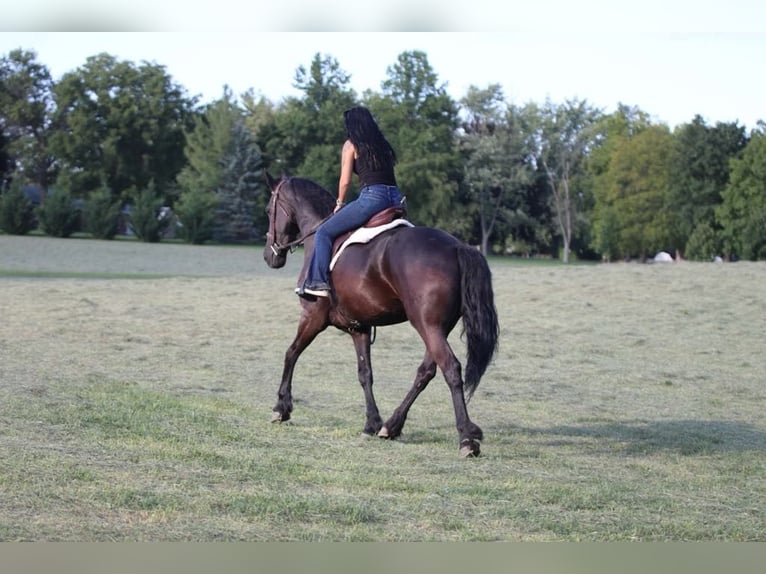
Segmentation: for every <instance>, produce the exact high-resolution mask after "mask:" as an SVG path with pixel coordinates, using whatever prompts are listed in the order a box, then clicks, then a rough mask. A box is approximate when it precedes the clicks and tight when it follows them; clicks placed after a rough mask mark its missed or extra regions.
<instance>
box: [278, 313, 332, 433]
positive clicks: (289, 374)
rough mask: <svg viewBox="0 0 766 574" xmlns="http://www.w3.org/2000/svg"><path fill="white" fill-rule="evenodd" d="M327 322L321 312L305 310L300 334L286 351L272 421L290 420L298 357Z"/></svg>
mask: <svg viewBox="0 0 766 574" xmlns="http://www.w3.org/2000/svg"><path fill="white" fill-rule="evenodd" d="M326 325H327V324H326V322H325V320H324V317H322V316H321V315H320V314H313V315H312V314H310V313H307V312H306V311H305V310H304V311H303V315H301V320H300V323H299V324H298V334H297V335H296V336H295V339H293V342H292V343H291V344H290V346H289V347H288V348H287V351H286V352H285V362H284V367H283V368H282V381H281V382H280V383H279V391H278V392H277V404H276V405H275V406H274V409H273V411H272V413H271V422H273V423H280V422H285V421H289V420H290V413H292V411H293V394H292V386H293V371H294V370H295V363H296V362H297V361H298V357H300V356H301V353H303V351H304V350H305V349H306V347H308V346H309V345H310V344H311V342H312V341H313V340H314V339H315V338H316V336H317V335H318V334H319V333H321V332H322V331H323V330H324V329H325V327H326Z"/></svg>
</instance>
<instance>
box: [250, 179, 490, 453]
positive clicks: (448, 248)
mask: <svg viewBox="0 0 766 574" xmlns="http://www.w3.org/2000/svg"><path fill="white" fill-rule="evenodd" d="M265 179H266V182H267V184H268V189H269V191H270V193H271V196H270V198H269V200H268V207H267V209H266V213H267V215H268V220H269V229H268V232H267V234H266V246H265V248H264V252H263V258H264V260H265V262H266V264H267V265H268V266H269V267H271V268H274V269H278V268H281V267H284V265H285V263H286V260H287V254H288V253H289V252H292V250H293V249H294V248H295V247H296V246H297V245H301V244H302V245H303V246H304V264H303V269H302V270H301V273H300V275H299V277H298V281H297V285H301V284H302V283H303V280H304V279H305V276H306V272H307V268H308V262H309V260H310V257H311V252H312V249H313V246H314V243H313V234H314V232H315V231H316V228H317V227H318V226H319V225H320V224H321V223H322V222H323V221H324V220H325V219H326V218H327V217H329V216H330V215H331V214H332V213H333V209H334V208H335V198H334V196H333V195H332V194H331V193H330V192H329V191H328V190H327V189H325V188H324V187H322V186H321V185H320V184H318V183H316V182H315V181H312V180H311V179H307V178H301V177H286V176H284V175H283V176H282V177H281V178H280V179H275V178H273V177H272V176H271V174H269V173H268V172H267V171H266V172H265ZM408 223H409V222H408ZM387 227H388V226H387ZM330 281H331V286H332V294H331V297H317V298H315V300H305V299H300V304H301V307H302V311H301V316H300V320H299V323H298V331H297V334H296V336H295V338H294V339H293V341H292V343H291V344H290V346H289V347H288V348H287V351H286V352H285V356H284V367H283V371H282V380H281V382H280V385H279V390H278V393H277V399H278V400H277V403H276V405H275V406H274V409H273V412H272V422H274V423H280V422H284V421H287V420H289V419H290V417H291V413H292V410H293V402H292V378H293V370H294V368H295V364H296V362H297V360H298V358H299V357H300V355H301V353H302V352H303V351H304V350H305V349H306V348H307V347H308V346H309V345H310V344H311V342H312V341H313V340H314V339H315V338H316V336H317V335H319V333H321V332H322V331H324V330H325V329H326V328H327V327H329V326H334V327H336V328H337V329H340V330H341V331H344V332H346V333H348V334H350V335H351V338H352V340H353V344H354V348H355V350H356V356H357V374H358V378H359V383H360V384H361V386H362V389H363V391H364V397H365V403H366V421H365V425H364V428H363V433H364V434H366V435H370V436H374V435H377V436H379V437H381V438H386V439H395V438H397V437H399V436H400V435H401V432H402V428H403V426H404V422H405V420H406V418H407V414H408V412H409V409H410V407H411V406H412V404H413V403H414V401H415V399H416V398H417V397H418V395H420V393H421V392H423V390H424V389H425V388H426V386H427V385H428V383H429V382H430V381H431V380H432V379H433V378H434V376H435V375H436V370H437V367H438V368H439V370H441V372H442V374H443V376H444V379H445V380H446V382H447V385H448V386H449V390H450V392H451V395H452V403H453V406H454V410H455V422H456V427H457V432H458V437H459V439H458V445H459V447H458V448H459V453H460V455H461V456H463V457H473V456H479V454H480V452H481V441H482V439H483V432H482V430H481V428H480V427H479V426H478V425H476V424H475V423H474V422H473V421H471V419H470V418H469V416H468V410H467V403H468V401H469V400H470V398H471V396H472V395H473V393H474V391H475V390H476V387H477V386H478V384H479V381H480V379H481V377H482V376H483V375H484V373H485V371H486V369H487V367H488V366H489V364H490V363H491V362H492V360H493V358H494V356H495V354H496V352H497V347H498V338H499V330H500V329H499V324H498V318H497V309H496V308H495V303H494V291H493V289H492V276H491V272H490V269H489V265H488V263H487V260H486V258H485V257H484V256H483V255H482V254H481V253H480V252H479V251H478V250H477V249H475V248H474V247H471V246H469V245H467V244H466V243H464V242H462V241H460V240H459V239H457V238H456V237H454V236H453V235H451V234H449V233H447V232H445V231H442V230H440V229H436V228H432V227H423V226H414V225H411V224H410V225H399V226H395V227H393V228H390V229H388V230H386V231H384V232H383V233H382V234H380V235H379V236H377V237H375V238H374V239H372V240H371V241H370V242H369V243H362V244H353V245H348V246H347V247H345V249H344V250H343V253H342V255H341V256H340V257H339V258H338V259H337V262H336V263H335V264H334V267H333V269H332V271H331V274H330ZM461 317H462V321H463V331H462V334H461V336H462V338H463V339H464V340H465V342H466V347H467V354H466V355H467V358H466V369H465V380H463V376H462V366H461V363H460V361H459V360H458V359H457V357H456V356H455V353H454V352H453V350H452V348H451V347H450V344H449V343H448V342H447V337H448V335H449V334H450V332H451V331H452V330H453V328H454V327H455V326H456V325H457V323H458V320H459V319H460V318H461ZM405 321H409V322H410V323H411V325H412V326H413V327H414V328H415V330H416V331H417V332H418V334H419V335H420V337H421V338H422V340H423V343H424V344H425V355H424V357H423V360H422V362H421V363H420V366H419V367H418V368H417V372H416V377H415V381H414V383H413V385H412V388H411V389H410V390H409V392H408V393H407V394H406V396H405V397H404V400H403V401H402V403H401V404H400V405H399V407H397V408H396V409H395V410H394V412H393V414H392V415H391V417H390V418H389V419H388V420H387V421H386V422H385V423H383V421H382V419H381V416H380V413H379V411H378V407H377V405H376V402H375V396H374V394H373V390H372V385H373V373H372V364H371V362H370V346H371V344H372V341H373V337H374V333H375V332H376V331H375V329H376V328H377V327H382V326H386V325H394V324H398V323H404V322H405Z"/></svg>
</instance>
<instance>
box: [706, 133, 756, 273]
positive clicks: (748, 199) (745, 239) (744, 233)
mask: <svg viewBox="0 0 766 574" xmlns="http://www.w3.org/2000/svg"><path fill="white" fill-rule="evenodd" d="M716 220H717V222H718V223H719V224H720V225H721V227H722V231H721V238H722V242H723V249H724V254H725V255H727V256H729V257H743V258H745V259H752V260H755V259H766V133H765V132H764V131H763V130H762V131H757V132H754V133H753V134H752V136H751V138H750V141H749V142H748V144H747V146H745V149H744V150H743V152H742V157H741V158H735V159H732V160H731V176H730V181H729V184H728V185H727V186H726V188H725V190H724V192H723V202H722V203H721V205H720V206H718V208H717V209H716Z"/></svg>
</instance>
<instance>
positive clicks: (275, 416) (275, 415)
mask: <svg viewBox="0 0 766 574" xmlns="http://www.w3.org/2000/svg"><path fill="white" fill-rule="evenodd" d="M271 422H273V423H281V422H282V413H280V412H279V411H274V412H272V413H271Z"/></svg>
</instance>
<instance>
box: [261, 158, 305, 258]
mask: <svg viewBox="0 0 766 574" xmlns="http://www.w3.org/2000/svg"><path fill="white" fill-rule="evenodd" d="M265 177H266V183H267V184H268V188H269V190H270V193H271V199H269V203H268V207H267V208H266V214H267V215H268V217H269V230H268V232H267V233H266V248H265V249H264V250H263V259H264V260H265V261H266V264H267V265H268V266H269V267H272V268H274V269H279V268H280V267H284V265H285V262H286V261H287V252H288V251H289V249H290V246H291V244H292V242H294V241H295V240H296V238H297V237H298V233H299V229H298V224H297V221H296V215H295V211H294V209H293V207H292V204H291V203H290V201H289V200H290V197H289V196H290V190H289V187H290V183H289V182H290V180H289V179H287V178H284V177H283V178H281V179H274V178H273V177H271V174H270V173H269V172H265Z"/></svg>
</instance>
